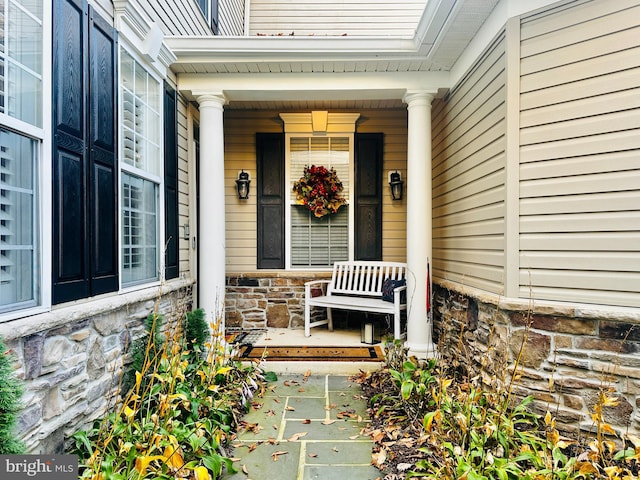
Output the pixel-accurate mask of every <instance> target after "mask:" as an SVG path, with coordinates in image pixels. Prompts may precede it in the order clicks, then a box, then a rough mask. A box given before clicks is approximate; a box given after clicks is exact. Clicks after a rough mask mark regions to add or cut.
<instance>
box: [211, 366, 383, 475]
mask: <svg viewBox="0 0 640 480" xmlns="http://www.w3.org/2000/svg"><path fill="white" fill-rule="evenodd" d="M269 387H270V388H269V389H268V391H267V392H266V394H265V396H264V397H263V398H258V397H257V398H255V399H254V408H252V409H251V411H250V412H249V413H248V414H247V415H245V417H244V418H243V420H244V421H245V422H246V423H247V427H248V428H247V429H246V430H245V431H241V432H239V433H238V439H237V440H236V441H234V442H233V445H234V447H235V448H234V451H233V454H232V456H233V457H235V458H238V459H239V460H238V461H236V462H235V463H234V465H235V466H236V468H237V469H238V473H236V474H233V475H227V476H225V477H223V478H225V479H228V480H312V479H321V480H334V479H340V480H345V479H348V480H376V479H379V478H380V477H381V475H380V471H379V470H378V469H377V468H375V467H373V466H372V465H371V447H372V441H371V439H370V438H369V437H368V436H367V435H364V434H363V433H362V430H363V429H364V428H366V427H367V425H368V421H369V419H368V416H367V413H366V400H365V399H364V398H363V397H362V395H361V390H360V386H359V385H358V384H356V383H353V382H350V381H349V380H348V377H346V376H336V375H311V376H309V377H305V376H304V375H279V376H278V381H277V382H274V383H271V384H270V385H269ZM256 407H257V408H256Z"/></svg>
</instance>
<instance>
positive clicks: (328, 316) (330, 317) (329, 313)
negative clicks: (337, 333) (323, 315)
mask: <svg viewBox="0 0 640 480" xmlns="http://www.w3.org/2000/svg"><path fill="white" fill-rule="evenodd" d="M327 321H328V323H329V331H330V332H333V314H332V313H331V309H330V308H327Z"/></svg>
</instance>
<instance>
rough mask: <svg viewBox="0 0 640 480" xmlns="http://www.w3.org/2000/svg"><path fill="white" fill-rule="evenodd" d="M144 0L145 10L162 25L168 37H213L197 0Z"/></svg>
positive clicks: (141, 3)
mask: <svg viewBox="0 0 640 480" xmlns="http://www.w3.org/2000/svg"><path fill="white" fill-rule="evenodd" d="M177 3H178V4H176V2H175V1H173V0H143V1H141V2H140V5H141V7H142V8H143V10H144V11H145V12H146V13H147V14H148V15H149V16H150V17H151V18H152V19H153V20H155V21H156V22H158V23H159V24H160V25H161V28H162V31H163V32H164V33H165V34H166V35H211V28H210V27H209V25H208V24H207V21H206V19H205V18H204V15H203V14H202V11H201V10H200V7H199V6H198V4H197V3H196V1H195V0H181V1H180V2H177Z"/></svg>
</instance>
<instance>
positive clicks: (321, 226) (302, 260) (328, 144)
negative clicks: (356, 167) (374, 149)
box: [287, 136, 353, 268]
mask: <svg viewBox="0 0 640 480" xmlns="http://www.w3.org/2000/svg"><path fill="white" fill-rule="evenodd" d="M352 138H353V137H352V136H319V137H314V136H291V137H289V144H288V155H287V158H288V161H289V186H288V189H289V192H291V193H290V204H291V208H290V216H289V228H290V249H289V250H290V264H291V267H294V268H295V267H330V266H331V265H333V263H334V262H337V261H342V260H348V259H349V256H350V253H349V252H350V251H351V249H350V241H349V238H350V234H349V231H350V229H349V225H350V223H351V222H350V212H349V209H350V206H349V200H350V183H351V181H350V179H351V171H352V162H351V158H352V155H351V150H352V149H351V142H352ZM307 165H322V166H324V167H326V168H328V169H329V168H334V169H335V171H336V173H337V175H338V178H339V179H340V181H341V182H342V185H343V187H344V190H343V191H342V195H343V196H344V197H345V198H346V199H347V204H346V205H343V206H342V207H340V209H339V210H338V212H337V213H335V214H330V215H325V216H324V217H320V218H318V217H316V216H315V215H313V213H311V212H310V211H309V209H308V208H307V207H306V206H303V205H297V204H296V201H295V195H294V194H293V192H292V185H293V183H294V182H295V181H297V180H298V179H299V178H300V176H301V175H302V172H303V170H304V167H305V166H307Z"/></svg>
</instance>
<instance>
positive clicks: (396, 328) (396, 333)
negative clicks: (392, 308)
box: [393, 312, 402, 340]
mask: <svg viewBox="0 0 640 480" xmlns="http://www.w3.org/2000/svg"><path fill="white" fill-rule="evenodd" d="M401 337H402V333H401V331H400V312H396V313H395V314H394V315H393V338H395V339H396V340H399V339H400V338H401Z"/></svg>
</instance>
